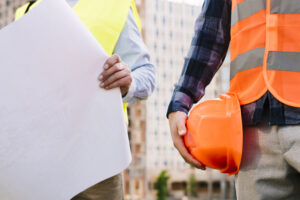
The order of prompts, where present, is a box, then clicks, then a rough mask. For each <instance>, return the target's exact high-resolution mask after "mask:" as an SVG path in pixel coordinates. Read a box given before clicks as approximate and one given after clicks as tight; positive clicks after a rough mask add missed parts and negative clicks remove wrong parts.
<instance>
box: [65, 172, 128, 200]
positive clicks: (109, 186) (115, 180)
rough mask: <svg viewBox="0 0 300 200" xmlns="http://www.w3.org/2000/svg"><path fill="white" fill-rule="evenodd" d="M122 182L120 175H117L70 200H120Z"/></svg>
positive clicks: (121, 197) (121, 196)
mask: <svg viewBox="0 0 300 200" xmlns="http://www.w3.org/2000/svg"><path fill="white" fill-rule="evenodd" d="M122 182H123V181H122V174H118V175H116V176H113V177H111V178H109V179H106V180H104V181H102V182H100V183H98V184H96V185H94V186H92V187H90V188H88V189H87V190H85V191H83V192H81V193H79V194H78V195H76V196H75V197H73V198H72V199H71V200H122V199H123V184H122Z"/></svg>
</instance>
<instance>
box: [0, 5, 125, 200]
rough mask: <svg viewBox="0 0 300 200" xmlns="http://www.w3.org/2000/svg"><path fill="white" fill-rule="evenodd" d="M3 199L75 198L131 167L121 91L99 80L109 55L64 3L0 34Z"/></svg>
mask: <svg viewBox="0 0 300 200" xmlns="http://www.w3.org/2000/svg"><path fill="white" fill-rule="evenodd" d="M0 55H1V58H0V93H1V99H0V199H1V200H68V199H70V198H72V197H73V196H75V195H76V194H77V193H79V192H81V191H83V190H84V189H86V188H88V187H90V186H92V185H94V184H96V183H98V182H100V181H101V180H104V179H106V178H109V177H111V176H113V175H115V174H117V173H120V172H121V171H122V170H124V169H125V168H126V167H127V166H128V165H129V163H130V160H131V156H130V149H129V142H128V136H127V131H126V125H125V121H124V116H123V111H122V99H121V95H120V91H119V90H118V89H115V90H112V91H105V90H103V89H100V88H99V86H98V85H99V82H98V80H97V77H98V75H99V74H100V72H101V70H102V66H103V63H104V62H105V60H106V59H107V55H106V54H105V52H104V50H103V49H102V48H101V46H100V45H99V44H98V42H97V41H96V40H95V39H94V38H93V36H92V35H91V33H90V32H89V31H88V30H87V28H86V27H85V26H84V25H83V24H82V23H81V21H80V20H79V18H78V17H77V16H76V15H75V14H74V13H73V11H72V9H71V8H70V7H69V6H68V5H67V4H66V2H65V1H64V0H44V1H42V2H41V3H40V4H39V5H38V6H36V7H35V8H33V9H32V10H31V11H30V12H29V13H28V14H26V15H25V16H24V17H22V18H21V19H20V20H18V21H16V22H14V23H13V24H11V25H9V26H8V27H6V28H4V29H2V30H1V31H0Z"/></svg>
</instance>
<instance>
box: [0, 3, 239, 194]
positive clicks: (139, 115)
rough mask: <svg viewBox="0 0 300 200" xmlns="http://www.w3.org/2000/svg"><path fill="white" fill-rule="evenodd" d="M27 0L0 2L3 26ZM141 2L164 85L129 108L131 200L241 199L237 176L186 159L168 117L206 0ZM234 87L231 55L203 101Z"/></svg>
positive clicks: (147, 39)
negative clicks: (194, 165)
mask: <svg viewBox="0 0 300 200" xmlns="http://www.w3.org/2000/svg"><path fill="white" fill-rule="evenodd" d="M27 1H28V0H0V29H1V28H3V27H4V26H6V25H7V24H9V23H10V22H12V21H13V20H14V12H15V10H16V9H17V8H18V7H19V6H21V5H23V4H24V3H26V2H27ZM136 4H137V7H138V10H139V14H140V17H141V20H142V34H143V37H144V40H145V43H146V44H147V46H148V48H149V51H150V54H151V60H152V63H153V64H154V65H155V66H156V69H157V74H158V86H157V88H156V90H155V92H154V93H153V95H152V96H151V97H150V98H149V99H148V100H147V101H143V102H140V103H137V104H135V105H133V106H130V107H129V117H130V123H129V129H128V135H129V138H130V145H131V151H132V156H133V161H132V163H131V165H130V167H129V168H128V169H127V170H126V171H124V192H125V200H144V199H146V200H155V199H157V200H165V199H166V200H187V199H190V200H196V199H197V200H235V199H236V196H235V189H234V182H233V180H234V177H232V176H227V175H225V174H221V173H219V172H218V171H216V170H212V169H207V170H206V171H200V170H197V169H194V168H191V167H190V166H189V165H188V164H186V163H185V162H184V161H183V159H182V158H181V157H180V155H179V153H178V152H177V151H176V150H175V148H174V147H173V143H172V139H171V136H170V131H169V127H168V121H167V118H166V111H167V106H168V103H169V101H170V99H171V95H172V91H173V89H174V84H175V83H176V81H177V80H178V77H179V75H180V73H181V70H182V66H183V62H184V56H185V55H186V54H187V51H188V48H189V45H190V43H191V39H192V36H193V34H194V22H195V20H196V18H197V16H198V15H199V13H200V11H201V7H202V4H203V0H136ZM228 87H229V58H228V57H227V58H226V59H225V61H224V64H223V66H222V67H221V69H220V70H219V72H218V73H217V74H216V76H215V77H214V79H213V81H212V82H211V84H210V85H209V87H208V88H207V89H206V95H205V97H204V98H203V99H202V100H201V101H203V100H205V99H212V98H215V97H218V95H219V94H222V93H225V92H226V91H227V90H228ZM164 196H167V198H164Z"/></svg>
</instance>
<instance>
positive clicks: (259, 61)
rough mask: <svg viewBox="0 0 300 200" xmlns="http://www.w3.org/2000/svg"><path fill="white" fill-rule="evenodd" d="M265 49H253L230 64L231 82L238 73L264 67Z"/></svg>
mask: <svg viewBox="0 0 300 200" xmlns="http://www.w3.org/2000/svg"><path fill="white" fill-rule="evenodd" d="M264 53H265V47H261V48H257V49H253V50H250V51H247V52H246V53H243V54H241V55H239V56H238V57H237V58H236V59H234V60H233V61H232V62H231V64H230V80H231V79H232V78H233V77H234V76H235V74H236V73H238V72H241V71H244V70H247V69H252V68H255V67H260V66H263V63H264Z"/></svg>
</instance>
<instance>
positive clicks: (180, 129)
mask: <svg viewBox="0 0 300 200" xmlns="http://www.w3.org/2000/svg"><path fill="white" fill-rule="evenodd" d="M185 120H186V118H182V119H180V120H178V124H177V130H178V134H179V135H180V136H183V135H185V134H186V126H185Z"/></svg>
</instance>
